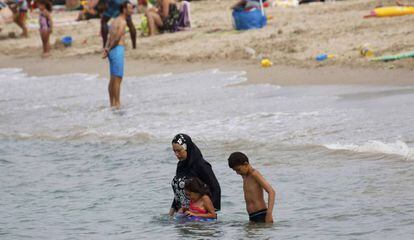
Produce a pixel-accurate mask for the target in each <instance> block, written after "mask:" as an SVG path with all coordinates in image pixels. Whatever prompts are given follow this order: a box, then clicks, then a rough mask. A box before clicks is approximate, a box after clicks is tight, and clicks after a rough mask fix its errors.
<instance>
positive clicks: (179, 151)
mask: <svg viewBox="0 0 414 240" xmlns="http://www.w3.org/2000/svg"><path fill="white" fill-rule="evenodd" d="M172 148H173V151H174V154H175V156H176V157H177V159H178V160H180V161H183V160H186V159H187V151H186V150H184V148H183V146H181V145H180V144H178V143H173V144H172Z"/></svg>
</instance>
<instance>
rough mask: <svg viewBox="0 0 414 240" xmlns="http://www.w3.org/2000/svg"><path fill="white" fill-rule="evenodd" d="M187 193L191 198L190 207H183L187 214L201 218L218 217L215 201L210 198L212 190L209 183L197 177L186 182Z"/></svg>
mask: <svg viewBox="0 0 414 240" xmlns="http://www.w3.org/2000/svg"><path fill="white" fill-rule="evenodd" d="M184 189H185V193H186V195H187V196H188V197H189V198H190V206H189V208H188V209H181V212H184V214H185V215H187V216H193V217H200V218H217V214H216V211H215V209H214V206H213V202H212V201H211V199H210V190H209V189H208V187H207V185H206V184H205V183H203V182H202V181H201V180H200V179H198V178H197V177H193V178H190V179H188V180H187V181H186V182H185V187H184Z"/></svg>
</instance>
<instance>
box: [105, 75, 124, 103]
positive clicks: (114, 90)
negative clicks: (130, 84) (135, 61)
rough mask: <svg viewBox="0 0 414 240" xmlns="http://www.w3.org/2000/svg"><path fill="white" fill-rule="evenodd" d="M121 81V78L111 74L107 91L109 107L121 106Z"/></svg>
mask: <svg viewBox="0 0 414 240" xmlns="http://www.w3.org/2000/svg"><path fill="white" fill-rule="evenodd" d="M121 82H122V78H121V77H117V76H113V75H111V80H110V81H109V86H108V92H109V102H110V104H111V107H115V108H120V107H121V100H120V97H121V96H120V95H121Z"/></svg>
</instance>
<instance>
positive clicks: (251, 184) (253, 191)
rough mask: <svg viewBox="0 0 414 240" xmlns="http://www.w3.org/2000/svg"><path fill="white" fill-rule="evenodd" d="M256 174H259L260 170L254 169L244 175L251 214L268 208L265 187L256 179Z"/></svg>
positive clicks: (245, 195)
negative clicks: (264, 193) (264, 192)
mask: <svg viewBox="0 0 414 240" xmlns="http://www.w3.org/2000/svg"><path fill="white" fill-rule="evenodd" d="M255 174H258V172H257V171H256V170H254V169H253V171H252V172H251V173H250V174H249V175H246V176H243V190H244V199H245V201H246V209H247V212H248V213H249V214H251V213H254V212H257V211H260V210H263V209H266V203H265V201H264V198H263V188H262V187H261V186H260V185H259V183H258V182H257V180H256V179H255V177H254V175H255Z"/></svg>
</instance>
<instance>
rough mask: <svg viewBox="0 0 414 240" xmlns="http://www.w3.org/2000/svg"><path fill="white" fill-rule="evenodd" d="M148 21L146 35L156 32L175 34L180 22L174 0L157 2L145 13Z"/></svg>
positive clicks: (158, 0)
mask: <svg viewBox="0 0 414 240" xmlns="http://www.w3.org/2000/svg"><path fill="white" fill-rule="evenodd" d="M145 16H146V17H147V19H148V31H149V32H148V35H149V36H154V35H155V34H156V33H158V32H176V31H177V30H178V24H179V20H180V11H179V10H178V7H177V3H176V2H175V0H157V4H156V6H155V7H152V8H149V9H147V10H146V11H145Z"/></svg>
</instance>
